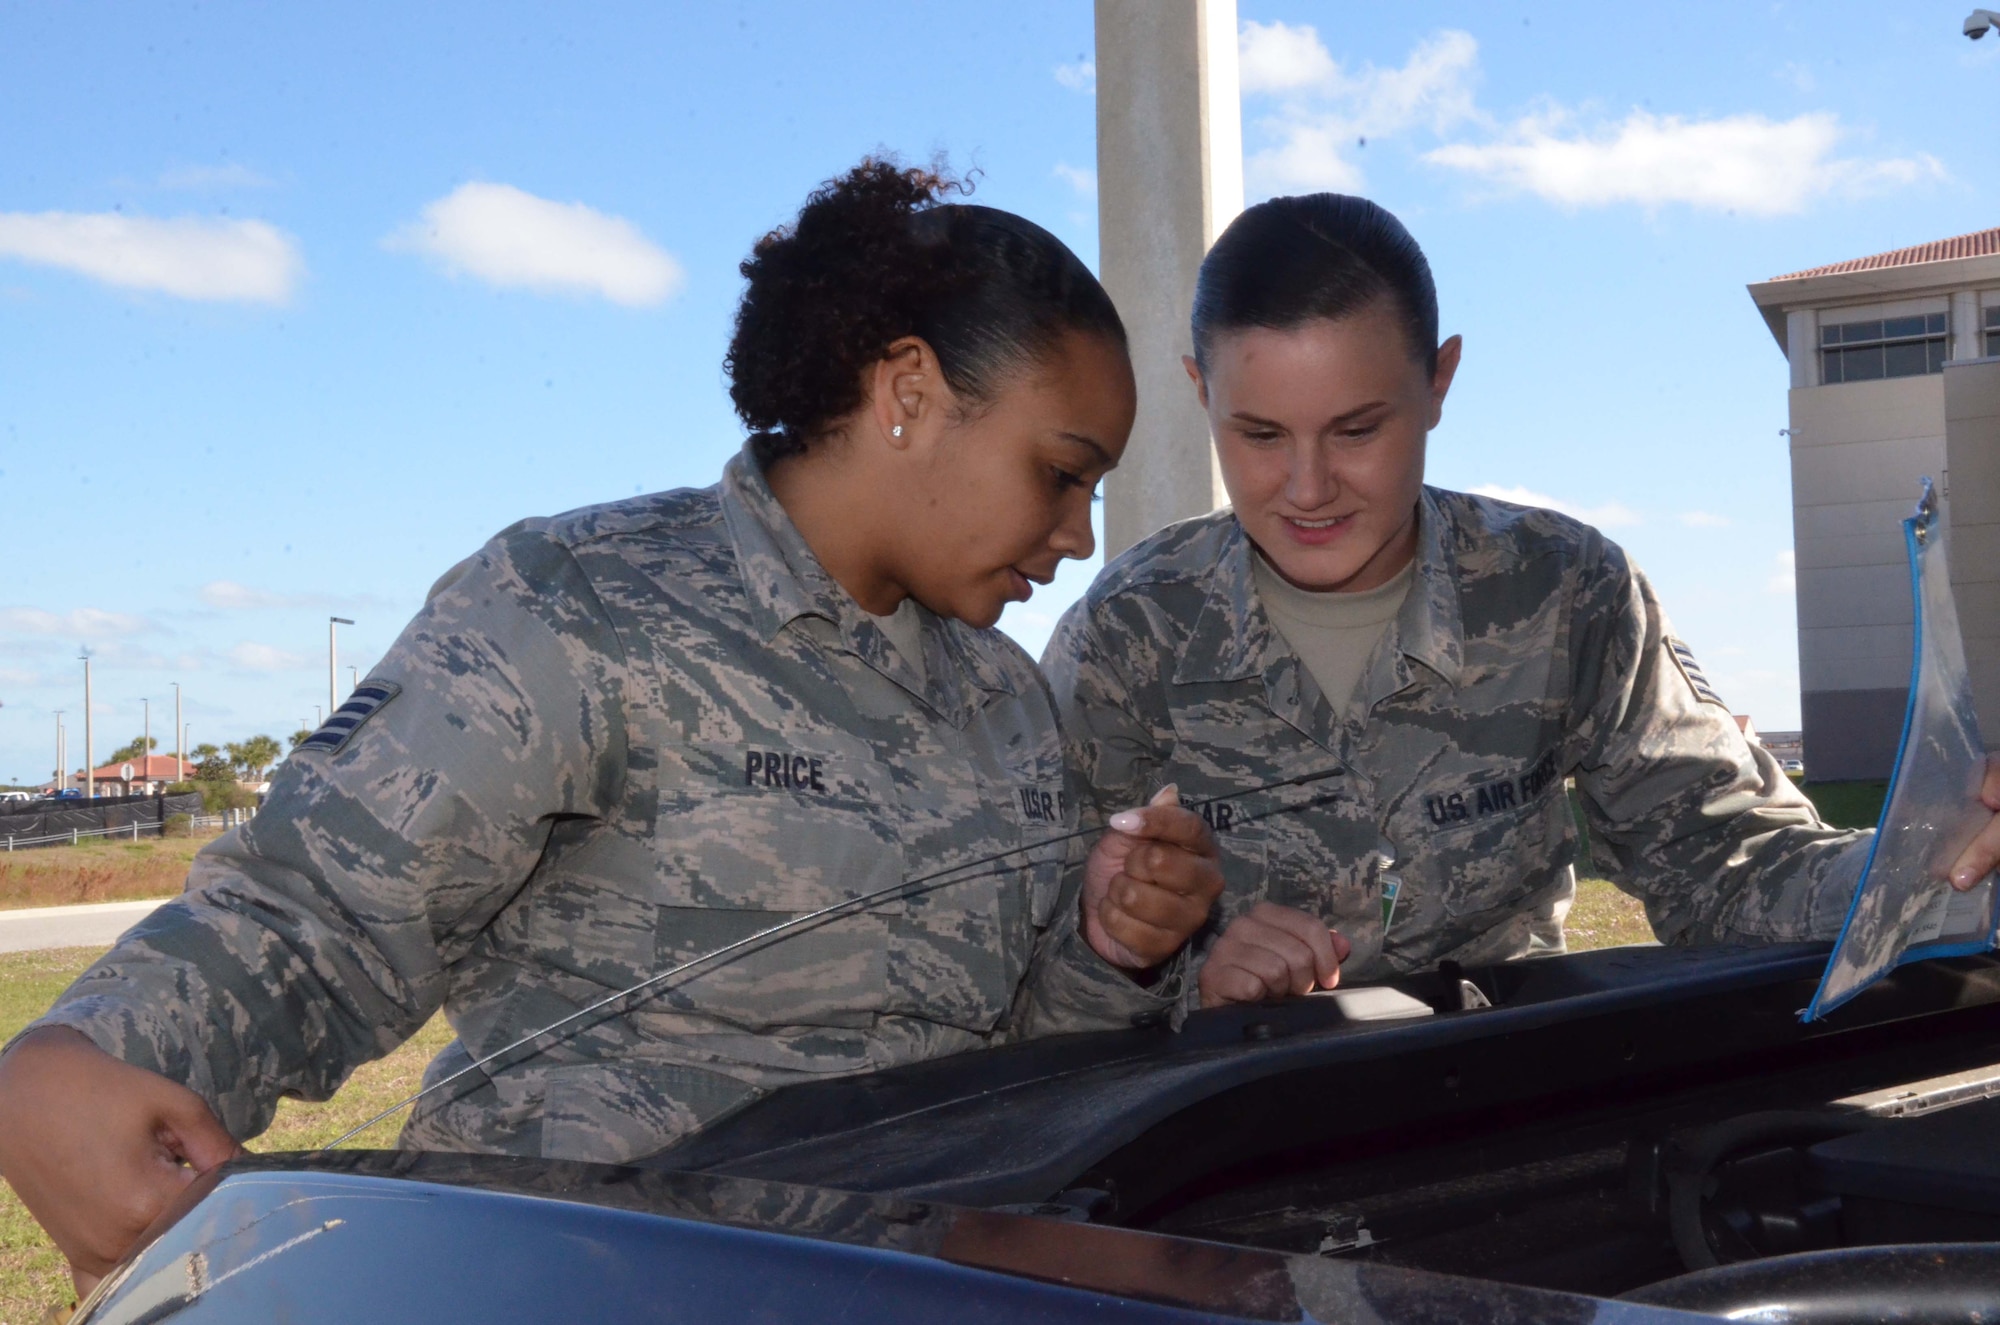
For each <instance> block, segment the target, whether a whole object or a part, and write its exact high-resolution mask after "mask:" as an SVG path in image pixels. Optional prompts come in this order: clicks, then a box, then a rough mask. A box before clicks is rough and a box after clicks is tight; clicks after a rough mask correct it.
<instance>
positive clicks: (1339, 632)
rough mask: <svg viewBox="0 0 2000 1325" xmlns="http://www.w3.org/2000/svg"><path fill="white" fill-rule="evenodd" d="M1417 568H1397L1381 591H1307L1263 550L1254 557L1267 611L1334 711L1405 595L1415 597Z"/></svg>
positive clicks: (1357, 678) (1348, 696) (1347, 697)
mask: <svg viewBox="0 0 2000 1325" xmlns="http://www.w3.org/2000/svg"><path fill="white" fill-rule="evenodd" d="M1416 566H1417V563H1416V562H1415V561H1414V560H1413V561H1411V562H1410V564H1409V565H1407V566H1405V567H1403V569H1402V570H1400V571H1398V572H1396V578H1394V579H1393V580H1390V581H1389V582H1388V583H1387V584H1385V585H1383V586H1381V587H1380V588H1378V589H1363V590H1361V591H1360V592H1359V593H1331V592H1327V593H1316V592H1314V591H1313V590H1311V589H1301V588H1299V587H1298V586H1297V585H1295V584H1293V583H1291V582H1290V581H1289V580H1287V579H1285V577H1284V576H1282V575H1280V574H1278V572H1277V571H1276V570H1274V569H1273V568H1272V567H1271V564H1270V563H1269V562H1267V561H1265V560H1264V555H1263V553H1261V552H1260V553H1258V554H1256V556H1255V558H1254V559H1253V562H1252V567H1251V574H1252V576H1253V577H1254V579H1255V581H1256V584H1257V596H1258V597H1259V598H1261V599H1262V600H1263V602H1264V611H1265V612H1266V613H1267V614H1269V616H1270V618H1271V624H1272V625H1274V626H1276V627H1277V628H1278V633H1280V634H1281V635H1283V636H1284V637H1285V642H1286V643H1288V644H1290V645H1291V646H1292V651H1293V652H1294V653H1296V654H1298V655H1299V661H1300V662H1302V663H1304V664H1305V665H1306V670H1307V671H1308V672H1311V673H1312V678H1313V680H1315V681H1317V682H1319V689H1320V693H1321V694H1323V695H1325V696H1326V698H1327V702H1328V703H1329V704H1331V705H1332V706H1333V709H1334V712H1336V713H1340V712H1344V711H1345V710H1346V708H1347V704H1348V701H1349V700H1350V699H1351V698H1352V697H1353V695H1354V687H1355V686H1356V685H1358V684H1359V683H1360V681H1361V674H1362V672H1364V671H1366V670H1367V667H1368V659H1369V657H1370V655H1372V654H1373V653H1374V652H1375V645H1376V643H1377V642H1378V641H1380V640H1381V638H1382V632H1383V631H1385V630H1387V629H1388V628H1389V623H1390V622H1391V621H1394V620H1395V619H1396V613H1397V612H1399V611H1401V610H1402V607H1403V599H1404V598H1406V597H1408V596H1409V592H1410V580H1411V578H1412V577H1413V576H1414V575H1415V573H1416Z"/></svg>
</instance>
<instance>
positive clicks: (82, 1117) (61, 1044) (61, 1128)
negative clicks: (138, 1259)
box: [0, 1026, 243, 1298]
mask: <svg viewBox="0 0 2000 1325" xmlns="http://www.w3.org/2000/svg"><path fill="white" fill-rule="evenodd" d="M242 1153H243V1148H242V1147H241V1146H239V1145H237V1144H236V1141H235V1139H234V1138H233V1137H231V1136H230V1135H229V1133H228V1132H227V1131H225V1130H223V1126H222V1124H221V1123H219V1122H217V1121H216V1118H215V1115H214V1114H213V1113H211V1112H210V1111H209V1108H208V1105H207V1104H206V1103H205V1102H203V1100H202V1098H201V1096H199V1095H197V1094H195V1093H194V1092H193V1091H191V1090H188V1089H187V1088H186V1087H184V1086H178V1085H175V1084H174V1083H173V1082H171V1081H169V1080H167V1079H166V1078H165V1077H162V1076H158V1075H155V1074H154V1073H152V1072H148V1071H146V1070H145V1069H144V1068H138V1067H133V1066H131V1065H130V1064H128V1063H121V1062H119V1061H118V1060H117V1059H116V1058H113V1057H112V1056H111V1055H110V1054H107V1053H105V1052H104V1051H103V1050H101V1049H99V1048H98V1047H97V1046H96V1045H94V1044H92V1043H91V1042H90V1041H89V1039H87V1038H86V1037H85V1036H84V1035H82V1034H81V1033H79V1032H77V1031H73V1030H70V1029H69V1028H68V1027H63V1026H50V1027H45V1028H43V1029H41V1030H37V1031H32V1032H30V1033H29V1034H28V1035H26V1036H24V1037H23V1038H22V1039H21V1040H20V1042H19V1043H17V1044H16V1045H15V1046H14V1047H13V1049H12V1050H10V1051H9V1052H8V1054H7V1055H6V1057H4V1058H0V1175H4V1176H5V1177H6V1179H7V1181H8V1183H9V1184H10V1185H11V1186H12V1187H13V1188H14V1193H15V1195H17V1196H19V1197H20V1198H21V1202H22V1204H24V1205H26V1206H27V1207H28V1212H29V1213H30V1214H32V1215H34V1217H35V1218H36V1219H37V1220H39V1221H40V1222H41V1225H42V1227H43V1228H44V1229H46V1230H48V1234H49V1237H51V1238H52V1239H54V1240H55V1244H56V1246H57V1247H58V1248H59V1249H60V1250H61V1251H62V1254H63V1255H64V1256H66V1257H68V1258H69V1264H70V1271H71V1273H72V1275H73V1276H74V1277H75V1279H76V1290H77V1295H78V1297H79V1298H81V1297H82V1296H83V1295H84V1294H85V1293H88V1292H89V1291H90V1290H91V1289H92V1288H93V1287H95V1286H96V1284H97V1281H98V1279H99V1278H101V1277H102V1276H103V1275H104V1274H105V1273H107V1272H108V1271H109V1270H110V1269H111V1268H112V1267H113V1266H114V1265H116V1264H118V1262H119V1261H120V1260H122V1259H123V1258H124V1256H125V1253H126V1252H127V1251H128V1250H129V1249H130V1248H131V1246H132V1243H133V1242H134V1241H136V1240H137V1239H138V1237H139V1235H140V1234H141V1233H143V1232H145V1231H146V1229H147V1228H148V1226H150V1225H151V1224H152V1222H153V1221H154V1220H155V1219H157V1218H159V1216H160V1212H161V1211H163V1210H165V1209H166V1207H167V1205H168V1203H169V1202H171V1201H172V1200H173V1199H174V1197H175V1196H177V1195H179V1193H180V1191H181V1189H182V1188H184V1187H186V1186H187V1185H188V1184H189V1183H191V1182H193V1181H194V1180H195V1178H196V1177H197V1176H198V1175H200V1174H201V1173H203V1172H205V1171H207V1170H209V1169H212V1168H214V1167H215V1166H216V1165H218V1164H221V1163H223V1162H224V1161H225V1160H229V1159H233V1158H235V1157H236V1156H237V1155H240V1154H242Z"/></svg>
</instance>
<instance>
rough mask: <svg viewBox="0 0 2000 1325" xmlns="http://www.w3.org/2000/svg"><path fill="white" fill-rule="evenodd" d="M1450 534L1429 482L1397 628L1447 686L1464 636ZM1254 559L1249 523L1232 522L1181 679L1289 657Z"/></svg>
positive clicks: (1241, 675)
mask: <svg viewBox="0 0 2000 1325" xmlns="http://www.w3.org/2000/svg"><path fill="white" fill-rule="evenodd" d="M1448 535H1449V530H1448V529H1447V521H1446V518H1445V514H1444V511H1443V509H1442V508H1441V507H1440V506H1439V504H1438V501H1437V498H1436V495H1435V494H1434V493H1433V491H1432V489H1431V488H1430V487H1428V486H1426V487H1424V488H1423V489H1422V491H1421V493H1420V494H1419V496H1418V498H1417V567H1416V574H1415V576H1414V577H1413V578H1412V580H1411V582H1410V592H1409V596H1408V597H1407V598H1405V599H1404V600H1403V606H1402V610H1401V611H1400V612H1398V613H1397V615H1396V620H1395V623H1394V629H1395V631H1396V636H1397V650H1398V652H1399V653H1400V654H1401V655H1402V656H1403V657H1406V658H1409V659H1411V660H1413V661H1415V662H1419V663H1422V664H1423V665H1424V666H1425V667H1427V668H1429V669H1430V670H1431V671H1433V672H1435V673H1437V674H1438V676H1439V677H1440V678H1442V679H1443V680H1444V681H1445V682H1446V683H1447V684H1456V683H1457V681H1458V676H1459V664H1460V662H1461V660H1462V659H1463V657H1464V652H1465V648H1464V645H1465V637H1464V621H1463V617H1462V616H1461V615H1460V612H1459V596H1458V561H1457V559H1456V558H1455V557H1454V556H1452V555H1451V553H1450V550H1449V548H1448V546H1447V539H1448ZM1255 556H1256V549H1255V548H1254V547H1253V546H1252V545H1251V543H1250V536H1249V535H1248V534H1246V533H1245V532H1244V530H1243V523H1242V521H1240V520H1231V521H1229V522H1228V525H1227V526H1226V529H1225V531H1224V533H1223V545H1222V548H1221V552H1220V555H1219V556H1218V557H1217V559H1216V566H1215V570H1214V572H1213V573H1212V574H1211V575H1210V577H1209V588H1208V597H1207V599H1206V600H1205V601H1204V602H1203V604H1202V609H1201V615H1200V616H1199V617H1198V618H1196V620H1195V624H1194V630H1193V631H1192V632H1191V633H1190V634H1189V636H1188V642H1187V647H1186V648H1185V649H1183V650H1182V652H1181V657H1180V662H1179V663H1178V664H1177V665H1176V666H1175V668H1174V681H1175V682H1176V683H1178V684H1187V683H1192V682H1201V681H1241V680H1245V679H1247V678H1249V677H1253V676H1261V675H1263V674H1264V672H1265V670H1266V669H1267V668H1268V667H1270V666H1271V665H1273V664H1275V663H1277V662H1280V661H1282V660H1283V659H1285V658H1287V657H1289V656H1290V654H1291V650H1290V648H1289V646H1287V645H1286V643H1285V641H1284V638H1283V636H1281V635H1280V634H1279V633H1278V631H1277V629H1276V627H1274V626H1273V625H1272V624H1271V618H1270V615H1269V614H1268V613H1267V612H1265V610H1264V604H1263V601H1262V599H1260V598H1259V597H1258V596H1257V582H1256V577H1255V574H1254V572H1253V570H1252V558H1254V557H1255Z"/></svg>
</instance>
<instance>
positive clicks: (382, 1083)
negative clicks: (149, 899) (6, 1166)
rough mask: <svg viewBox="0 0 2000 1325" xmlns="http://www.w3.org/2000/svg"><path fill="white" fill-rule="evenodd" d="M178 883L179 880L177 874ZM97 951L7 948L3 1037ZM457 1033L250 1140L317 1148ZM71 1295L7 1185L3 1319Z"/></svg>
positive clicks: (360, 1141) (383, 1130)
mask: <svg viewBox="0 0 2000 1325" xmlns="http://www.w3.org/2000/svg"><path fill="white" fill-rule="evenodd" d="M195 845H197V846H199V845H200V843H196V844H195ZM69 849H70V848H66V847H65V848H58V850H69ZM51 854H53V853H51ZM0 859H4V857H0ZM183 868H184V866H183ZM175 887H176V888H178V887H179V884H178V881H176V884H175ZM97 955H98V954H97V950H96V949H94V948H65V949H60V950H58V951H54V952H18V953H0V1043H4V1042H5V1041H6V1040H8V1039H11V1038H12V1037H13V1035H14V1033H15V1032H16V1031H18V1030H20V1029H21V1027H23V1026H25V1025H26V1024H27V1023H28V1022H30V1021H33V1020H34V1019H35V1018H36V1017H37V1016H39V1015H41V1013H42V1012H44V1011H45V1010H47V1008H48V1006H49V1004H50V1003H52V1002H54V1001H55V997H56V995H57V994H59V993H61V992H62V991H63V988H64V987H65V986H67V985H68V984H69V982H70V981H71V980H74V979H75V978H76V977H77V976H78V975H80V974H82V972H83V969H84V967H86V966H88V965H90V963H91V962H92V961H93V960H94V959H95V958H96V957H97ZM450 1039H451V1028H450V1027H449V1026H447V1025H446V1024H445V1021H444V1018H442V1017H437V1018H434V1019H432V1021H431V1023H430V1025H428V1026H426V1027H424V1029H423V1030H421V1031H419V1032H418V1033H417V1035H416V1036H415V1038H413V1039H412V1040H411V1041H410V1042H409V1043H408V1044H405V1045H404V1046H403V1047H402V1048H401V1049H398V1050H397V1051H396V1052H395V1053H393V1054H391V1055H389V1057H387V1058H385V1059H383V1060H381V1061H380V1062H378V1063H370V1064H369V1065H368V1066H367V1067H364V1068H362V1069H361V1070H360V1071H359V1072H356V1073H355V1074H354V1077H353V1079H352V1080H350V1081H349V1082H348V1083H347V1085H346V1086H344V1087H342V1088H341V1090H340V1093H339V1094H337V1095H335V1096H334V1097H333V1098H332V1099H331V1100H328V1101H327V1102H326V1103H324V1104H303V1103H300V1102H299V1101H297V1100H286V1101H284V1102H283V1103H281V1104H280V1105H279V1106H278V1118H277V1121H276V1122H274V1123H272V1124H271V1129H270V1130H269V1131H268V1132H265V1133H264V1135H262V1136H260V1137H258V1138H257V1139H256V1140H255V1141H253V1142H251V1143H250V1148H251V1149H253V1150H310V1149H312V1148H314V1147H315V1146H321V1145H324V1144H326V1143H327V1142H328V1141H331V1140H333V1138H334V1137H336V1136H339V1135H340V1134H341V1133H342V1132H345V1131H347V1130H348V1129H349V1128H350V1127H354V1126H356V1125H357V1124H359V1123H362V1122H365V1121H366V1120H367V1119H369V1118H370V1117H372V1116H374V1115H375V1114H377V1113H380V1112H381V1111H382V1110H383V1109H386V1108H388V1107H389V1106H390V1105H391V1104H394V1103H395V1102H396V1101H397V1100H399V1099H402V1098H403V1097H404V1096H406V1095H409V1094H411V1093H413V1092H414V1091H415V1090H416V1088H417V1083H418V1079H419V1078H421V1077H422V1076H423V1071H424V1065H425V1064H427V1063H428V1062H430V1060H431V1058H432V1057H433V1056H434V1055H436V1053H437V1051H438V1050H439V1049H442V1048H443V1047H444V1046H445V1044H446V1043H447V1042H448V1041H449V1040H450ZM401 1125H402V1121H401V1119H400V1118H392V1119H390V1120H389V1121H387V1122H385V1123H382V1124H381V1125H380V1126H379V1127H377V1128H376V1129H375V1130H374V1131H373V1132H369V1133H365V1134H364V1135H362V1136H360V1137H358V1138H356V1140H355V1141H354V1143H353V1144H355V1145H358V1146H376V1147H380V1146H392V1145H394V1144H395V1141H396V1132H397V1129H398V1128H400V1127H401ZM69 1298H70V1286H69V1269H68V1267H67V1266H65V1265H64V1263H63V1259H62V1257H61V1256H60V1255H58V1254H57V1252H56V1249H55V1248H54V1247H53V1246H51V1245H50V1243H49V1241H48V1239H47V1238H45V1237H44V1236H42V1230H41V1229H40V1228H38V1227H36V1225H35V1221H34V1220H33V1219H31V1218H29V1217H28V1212H27V1210H26V1209H25V1208H23V1207H22V1205H21V1203H20V1202H19V1201H17V1200H15V1199H14V1193H13V1192H12V1191H11V1190H10V1189H8V1188H7V1187H6V1186H5V1185H0V1325H35V1323H36V1322H38V1321H40V1320H41V1318H42V1313H43V1312H44V1311H45V1310H46V1309H47V1308H48V1306H49V1305H50V1304H51V1303H54V1302H59V1301H60V1302H67V1301H68V1300H69Z"/></svg>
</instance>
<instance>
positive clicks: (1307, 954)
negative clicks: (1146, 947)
mask: <svg viewBox="0 0 2000 1325" xmlns="http://www.w3.org/2000/svg"><path fill="white" fill-rule="evenodd" d="M1351 951H1353V949H1352V948H1351V947H1350V946H1349V944H1348V942H1347V940H1346V939H1345V938H1344V937H1342V936H1341V933H1340V931H1339V930H1337V929H1328V928H1327V927H1326V926H1325V925H1323V924H1321V923H1320V922H1319V921H1318V920H1317V919H1315V918H1314V917H1312V916H1309V915H1307V914H1306V913H1305V912H1303V911H1295V910H1293V909H1292V908H1291V907H1289V906H1279V905H1278V904H1277V903H1276V902H1259V903H1257V905H1255V906H1253V907H1251V908H1250V909H1249V910H1248V911H1246V912H1244V913H1243V914H1242V915H1240V916H1238V917H1236V919H1234V920H1232V921H1230V922H1229V928H1228V929H1225V930H1223V931H1222V937H1221V938H1219V939H1217V940H1216V941H1215V947H1214V948H1212V949H1210V950H1209V954H1208V960H1207V961H1205V962H1203V963H1202V967H1201V1005H1202V1006H1203V1007H1205V1008H1213V1007H1220V1006H1221V1005H1222V1004H1224V1003H1262V1002H1264V1001H1265V1000H1267V999H1274V998H1285V997H1288V996H1290V995H1294V994H1310V993H1311V992H1312V991H1313V990H1314V989H1331V988H1333V987H1334V986H1335V985H1337V984H1339V983H1340V964H1341V963H1342V962H1344V961H1346V960H1347V954H1348V953H1349V952H1351Z"/></svg>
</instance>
